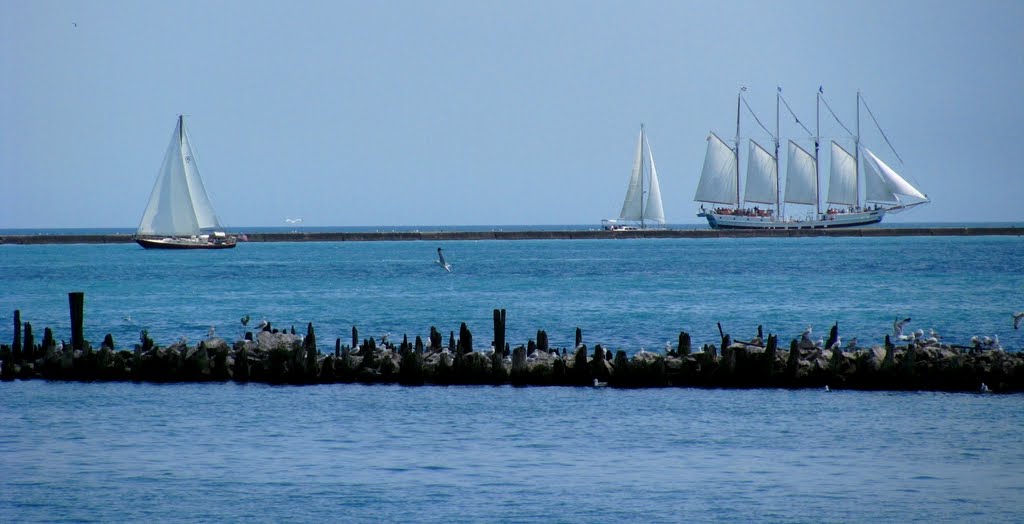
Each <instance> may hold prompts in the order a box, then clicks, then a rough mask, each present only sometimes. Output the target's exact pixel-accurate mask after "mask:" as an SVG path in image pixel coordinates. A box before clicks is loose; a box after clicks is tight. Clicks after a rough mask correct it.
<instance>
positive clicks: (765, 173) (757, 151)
mask: <svg viewBox="0 0 1024 524" xmlns="http://www.w3.org/2000/svg"><path fill="white" fill-rule="evenodd" d="M777 188H778V171H776V165H775V157H774V156H772V154H771V153H769V152H768V151H765V149H764V148H763V147H761V144H758V143H757V142H754V141H753V140H751V141H750V155H749V156H748V157H747V185H746V189H745V190H744V191H743V200H745V201H747V202H759V203H762V204H775V203H778V200H779V196H778V191H777Z"/></svg>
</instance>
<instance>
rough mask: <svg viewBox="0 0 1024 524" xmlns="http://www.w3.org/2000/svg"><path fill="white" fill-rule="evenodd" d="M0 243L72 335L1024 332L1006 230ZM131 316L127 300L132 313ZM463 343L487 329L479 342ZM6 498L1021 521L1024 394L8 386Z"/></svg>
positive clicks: (4, 391)
mask: <svg viewBox="0 0 1024 524" xmlns="http://www.w3.org/2000/svg"><path fill="white" fill-rule="evenodd" d="M440 245H441V246H443V247H444V248H445V250H446V253H447V254H448V258H449V261H450V262H451V263H452V264H453V265H454V271H453V272H452V273H451V274H447V273H444V272H443V271H441V270H440V268H438V267H437V266H436V265H433V263H432V261H433V260H434V258H435V253H434V250H435V249H436V247H437V245H434V244H430V243H424V242H365V243H362V242H358V243H346V242H340V243H295V244H285V243H281V244H258V243H252V244H243V245H240V246H239V247H238V248H237V249H235V250H231V251H210V252H194V253H178V252H158V251H145V250H142V249H141V248H139V247H137V246H134V245H70V246H68V245H44V246H0V287H2V292H0V316H3V318H2V319H0V340H4V341H7V340H10V338H11V336H12V323H11V311H12V310H13V309H15V308H20V309H21V310H22V313H23V318H24V320H27V321H31V322H32V323H33V325H34V327H35V329H36V331H37V333H38V335H37V336H41V331H42V327H43V326H47V325H48V326H51V327H53V328H55V331H56V336H57V337H58V338H65V339H66V338H69V331H70V329H69V327H68V326H69V322H68V305H67V292H68V291H73V290H80V291H85V293H86V336H87V338H88V339H90V340H93V341H98V340H100V339H101V338H102V336H103V334H105V333H107V332H110V333H112V334H113V335H114V337H115V339H116V340H117V341H118V344H119V345H122V346H124V345H128V344H130V343H132V342H133V341H134V340H136V338H137V337H138V331H139V330H140V329H148V330H149V331H150V333H151V334H152V335H153V336H154V337H155V338H156V339H157V341H158V342H161V343H168V342H171V341H174V340H177V339H178V338H179V337H181V336H186V337H188V338H190V339H191V340H193V341H195V340H198V339H200V338H202V337H204V336H205V334H206V331H207V329H208V327H209V326H210V325H215V326H217V331H218V333H219V334H221V335H227V336H229V337H230V336H237V335H240V334H241V331H242V326H241V324H240V323H239V322H238V319H239V317H241V316H242V315H244V314H250V315H251V317H252V318H253V319H254V321H255V320H256V319H260V318H267V319H269V320H271V321H272V322H274V323H275V324H276V325H279V326H290V325H291V324H295V325H296V326H297V327H300V326H303V325H304V324H305V323H306V322H308V321H313V322H314V323H315V325H316V326H317V330H318V335H319V337H320V339H321V340H325V342H323V343H324V344H330V340H332V339H333V338H334V337H342V339H343V340H347V339H348V336H349V333H350V329H351V326H352V325H353V324H355V325H358V326H359V328H360V333H361V334H362V336H364V337H365V336H371V335H376V336H379V335H380V334H383V333H385V332H391V333H393V334H394V335H398V334H401V333H409V334H410V336H413V335H416V334H426V333H427V331H428V330H429V327H430V326H431V325H436V326H438V327H439V328H440V329H442V330H443V331H446V330H454V329H458V323H459V322H461V321H466V322H467V323H468V324H469V326H470V328H471V329H472V330H473V331H474V332H475V338H476V340H478V341H480V342H479V343H483V341H485V340H489V339H490V336H491V309H492V308H494V307H504V308H506V310H507V312H508V331H509V340H510V341H511V342H513V343H518V342H525V341H526V340H527V339H528V338H530V337H532V336H533V335H534V333H535V330H536V329H538V328H544V329H547V330H548V332H549V334H550V337H551V342H552V343H553V344H555V345H561V346H568V345H571V343H572V337H573V331H574V329H575V327H576V326H580V327H582V328H583V331H584V338H585V339H586V341H587V342H588V343H590V344H593V343H595V342H600V343H605V344H607V345H609V346H611V347H612V348H614V349H620V348H621V349H627V350H630V351H633V350H636V349H638V348H639V347H640V346H646V347H648V348H652V347H653V348H660V347H661V346H663V345H664V342H665V341H666V340H675V337H676V336H677V334H678V331H679V330H682V329H685V330H687V331H690V332H691V333H693V335H694V337H695V338H696V339H697V341H698V342H700V341H708V342H710V341H713V340H715V339H716V338H717V327H716V325H715V323H716V322H718V321H721V322H722V323H723V325H724V327H725V328H726V329H727V330H728V331H730V332H732V333H734V334H736V335H737V336H742V335H746V334H749V335H750V336H752V335H753V333H754V331H755V328H756V326H757V324H763V325H764V326H765V329H766V330H768V331H772V332H777V333H781V334H783V336H784V337H791V336H795V335H796V334H798V333H799V332H800V331H802V330H803V328H804V327H805V326H806V325H807V324H812V325H814V326H815V329H816V331H818V332H822V333H823V332H824V331H825V330H826V329H827V327H828V326H829V325H830V324H831V323H832V322H833V321H836V320H838V321H839V323H840V332H841V333H843V334H844V335H845V336H853V335H856V336H858V337H859V338H860V340H861V341H862V343H863V342H864V341H878V342H880V341H881V339H882V336H883V335H884V334H885V333H887V332H889V331H890V330H891V324H892V320H893V319H894V318H895V317H896V316H910V317H912V318H913V321H912V323H911V326H912V327H915V328H916V327H921V328H924V329H926V330H927V329H928V328H935V329H936V330H938V331H940V332H941V333H942V334H943V335H944V336H945V337H946V339H947V340H952V341H962V342H966V340H967V339H968V338H969V337H970V336H972V335H999V337H1000V340H1001V341H1002V343H1003V345H1004V346H1005V347H1007V348H1010V349H1012V350H1019V349H1020V348H1021V347H1024V338H1022V335H1021V333H1022V332H1020V331H1014V330H1013V329H1012V323H1011V320H1010V313H1011V312H1012V311H1019V310H1021V309H1024V293H1022V290H1024V274H1022V273H1024V272H1022V271H1021V269H1022V268H1024V240H1022V239H1021V238H1019V237H938V238H928V237H914V238H880V239H858V238H842V239H838V238H837V239H831V238H801V239H707V240H694V239H678V240H614V241H604V240H593V241H509V242H498V241H481V242H445V243H442V244H440ZM128 316H130V317H131V320H125V318H124V317H128ZM479 343H478V344H479ZM0 399H2V400H0V521H5V522H8V521H9V522H26V521H100V522H109V521H136V522H137V521H159V522H168V521H180V522H196V521H215V522H222V521H253V522H281V521H302V522H321V521H337V522H381V521H392V522H712V521H717V522H748V521H762V522H904V521H918V522H923V521H958V522H964V521H969V522H1020V521H1021V520H1022V519H1024V510H1022V509H1021V508H1022V506H1021V504H1020V500H1021V498H1022V496H1024V446H1022V444H1024V440H1022V438H1021V436H1020V431H1021V428H1024V396H1021V395H1008V396H993V395H974V394H938V393H874V392H843V391H834V392H832V393H824V392H822V391H807V390H805V391H781V390H757V391H728V390H690V389H664V390H647V391H620V390H610V389H572V388H528V389H519V388H511V387H423V388H403V387H396V386H359V385H331V386H315V387H271V386H263V385H237V384H177V385H153V384H74V383H70V384H65V383H56V382H42V381H30V382H21V381H16V382H7V383H0Z"/></svg>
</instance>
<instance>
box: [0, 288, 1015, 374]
mask: <svg viewBox="0 0 1024 524" xmlns="http://www.w3.org/2000/svg"><path fill="white" fill-rule="evenodd" d="M69 306H70V311H71V341H70V343H68V342H64V341H61V342H57V339H56V338H55V337H54V335H53V332H52V331H51V330H50V328H46V329H45V331H44V334H43V337H42V340H41V342H40V343H38V344H37V343H36V339H35V335H34V332H33V329H32V326H31V323H29V322H24V323H22V319H21V316H20V312H19V311H15V313H14V322H15V333H14V339H13V341H12V345H10V346H8V345H3V346H0V361H2V364H0V378H3V379H5V380H13V379H16V378H20V379H33V378H41V379H52V380H78V381H143V382H189V381H236V382H262V383H271V384H330V383H353V382H356V383H366V384H377V383H385V384H403V385H424V384H433V385H486V384H491V385H504V384H511V385H516V386H610V387H625V388H642V387H672V386H674V387H710V388H767V387H773V388H774V387H783V388H823V387H828V388H831V389H862V390H929V391H965V392H974V391H984V392H989V391H991V392H1006V393H1009V392H1022V391H1024V354H1022V353H1008V352H1006V351H1003V350H1002V349H1001V348H999V347H998V346H992V345H990V344H986V345H983V344H982V343H980V342H974V343H973V345H972V346H970V347H965V346H957V345H951V344H943V343H941V342H939V341H937V340H923V339H918V338H914V339H913V340H910V341H907V342H906V343H905V344H899V345H897V344H896V343H894V342H893V341H892V340H891V339H890V337H889V336H886V337H885V339H884V340H883V341H880V344H878V345H875V346H847V347H840V346H839V344H838V340H839V331H838V324H837V325H834V326H833V327H832V330H831V332H830V334H829V339H828V341H827V342H824V344H822V345H815V344H813V343H812V344H807V343H806V342H807V341H801V342H798V341H797V340H792V341H791V342H790V343H789V344H788V347H785V346H783V347H780V345H779V339H778V337H777V336H776V335H772V334H768V336H767V338H762V337H761V336H760V333H759V336H758V337H757V338H756V339H754V340H751V341H749V342H747V341H736V340H733V338H732V337H731V336H730V335H729V334H727V333H724V332H721V331H720V333H721V344H720V345H718V344H705V345H703V346H701V347H699V348H696V347H692V344H691V341H690V335H689V334H688V333H686V332H680V333H679V338H678V341H677V344H675V345H672V344H669V345H667V346H666V348H665V350H664V352H658V353H654V352H648V351H644V350H642V349H641V350H640V351H638V352H636V353H634V354H633V355H632V356H630V355H628V354H627V353H626V352H625V351H622V350H619V351H616V352H614V353H612V352H610V351H608V350H606V349H605V348H604V347H602V345H601V344H596V345H594V346H593V348H592V349H588V346H587V344H586V343H585V341H584V339H583V333H582V331H581V330H580V329H579V328H577V329H576V338H575V345H574V346H573V347H572V348H555V347H551V346H550V345H549V344H548V336H547V333H546V332H545V331H543V330H541V331H538V332H537V335H536V338H534V339H530V340H528V341H527V342H526V343H525V344H521V345H518V346H513V345H512V344H511V343H509V342H508V341H506V340H505V318H506V316H505V311H504V310H494V312H493V339H492V340H491V341H490V343H488V344H477V345H474V336H473V333H472V331H470V328H469V326H467V325H466V324H465V323H462V324H461V326H460V327H459V331H458V334H457V335H456V333H455V332H454V331H450V332H449V333H448V336H447V337H445V336H444V335H443V334H442V332H441V331H439V330H438V329H437V328H436V327H433V326H432V327H431V328H430V335H429V336H428V337H427V339H426V340H423V339H422V338H421V337H416V338H415V339H414V340H409V339H408V337H406V336H403V337H402V340H401V341H400V342H395V341H393V340H387V339H386V338H385V339H384V340H380V341H377V340H375V339H373V338H368V339H360V337H359V332H358V329H357V328H356V327H353V328H352V333H351V338H347V337H346V338H347V340H345V341H344V343H343V340H342V339H341V338H335V340H334V343H333V348H328V349H327V350H326V351H324V348H323V346H322V345H321V344H320V343H318V338H317V335H316V332H315V330H314V327H313V324H312V323H309V324H308V325H307V326H306V328H305V330H304V333H296V331H295V329H294V327H292V328H291V329H287V330H278V329H274V328H273V327H272V326H271V325H270V324H269V323H268V324H265V325H263V326H262V327H261V329H259V330H258V331H256V332H255V333H254V332H247V333H246V335H245V337H244V338H243V339H240V340H236V341H233V342H229V341H227V340H225V339H223V338H219V337H216V336H213V334H211V336H210V337H209V338H207V339H205V340H202V341H200V342H198V343H197V344H195V345H190V344H189V343H188V341H187V340H184V339H183V340H180V341H178V342H175V343H173V344H170V345H168V346H160V345H158V344H157V343H155V342H154V341H153V340H152V339H150V338H149V336H148V334H147V333H146V332H145V331H143V332H142V333H141V334H140V339H139V341H138V342H137V343H135V344H133V346H131V349H118V347H117V346H116V344H115V341H114V340H113V337H111V336H110V335H109V334H108V335H106V336H105V337H104V339H103V342H102V343H101V344H99V347H98V349H97V348H95V347H94V346H93V344H92V343H90V342H89V341H87V340H86V339H85V338H84V329H83V317H84V315H83V311H82V309H83V295H82V294H81V293H70V294H69ZM719 328H720V329H721V327H719ZM446 338H447V342H446V341H445V339H446ZM481 346H482V347H481Z"/></svg>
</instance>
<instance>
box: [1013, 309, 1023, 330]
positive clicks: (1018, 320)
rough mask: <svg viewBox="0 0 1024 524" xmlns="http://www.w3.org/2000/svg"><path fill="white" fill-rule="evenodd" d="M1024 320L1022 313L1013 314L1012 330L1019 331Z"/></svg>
mask: <svg viewBox="0 0 1024 524" xmlns="http://www.w3.org/2000/svg"><path fill="white" fill-rule="evenodd" d="M1022 320H1024V311H1018V312H1016V313H1014V314H1013V329H1020V324H1021V321H1022Z"/></svg>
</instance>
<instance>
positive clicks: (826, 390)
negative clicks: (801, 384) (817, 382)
mask: <svg viewBox="0 0 1024 524" xmlns="http://www.w3.org/2000/svg"><path fill="white" fill-rule="evenodd" d="M829 391H832V390H831V389H829V388H828V384H825V393H828V392H829Z"/></svg>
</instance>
